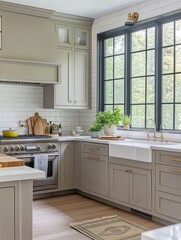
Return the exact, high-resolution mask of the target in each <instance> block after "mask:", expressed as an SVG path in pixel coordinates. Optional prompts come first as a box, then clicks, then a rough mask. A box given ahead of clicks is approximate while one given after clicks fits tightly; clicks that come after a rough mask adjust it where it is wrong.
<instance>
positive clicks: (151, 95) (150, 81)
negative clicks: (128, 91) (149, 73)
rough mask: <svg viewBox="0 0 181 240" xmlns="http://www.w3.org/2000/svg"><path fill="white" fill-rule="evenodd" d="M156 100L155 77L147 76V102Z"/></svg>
mask: <svg viewBox="0 0 181 240" xmlns="http://www.w3.org/2000/svg"><path fill="white" fill-rule="evenodd" d="M154 102H155V78H154V77H148V78H147V103H154Z"/></svg>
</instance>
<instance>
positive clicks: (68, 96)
mask: <svg viewBox="0 0 181 240" xmlns="http://www.w3.org/2000/svg"><path fill="white" fill-rule="evenodd" d="M58 61H59V63H60V65H61V77H60V79H61V81H60V83H59V84H56V85H55V86H54V87H55V107H56V106H63V105H64V106H65V105H66V106H67V105H71V104H72V103H73V94H74V91H73V89H74V86H72V85H73V84H74V82H73V80H72V71H73V68H72V51H71V50H63V49H59V59H58ZM70 86H72V87H71V88H70Z"/></svg>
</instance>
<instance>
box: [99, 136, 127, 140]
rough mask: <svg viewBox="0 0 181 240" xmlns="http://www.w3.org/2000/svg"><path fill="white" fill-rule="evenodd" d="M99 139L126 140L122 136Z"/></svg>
mask: <svg viewBox="0 0 181 240" xmlns="http://www.w3.org/2000/svg"><path fill="white" fill-rule="evenodd" d="M98 139H100V140H124V139H125V138H123V137H121V136H103V137H99V138H98Z"/></svg>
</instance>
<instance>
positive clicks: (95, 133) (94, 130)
mask: <svg viewBox="0 0 181 240" xmlns="http://www.w3.org/2000/svg"><path fill="white" fill-rule="evenodd" d="M101 129H102V124H101V123H98V122H97V121H94V122H93V123H92V125H91V126H90V127H89V128H88V131H90V132H91V137H92V138H98V137H99V135H100V130H101Z"/></svg>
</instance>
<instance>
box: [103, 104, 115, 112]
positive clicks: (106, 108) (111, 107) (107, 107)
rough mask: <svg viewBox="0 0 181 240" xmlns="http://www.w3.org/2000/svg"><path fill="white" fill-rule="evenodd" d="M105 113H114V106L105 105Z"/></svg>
mask: <svg viewBox="0 0 181 240" xmlns="http://www.w3.org/2000/svg"><path fill="white" fill-rule="evenodd" d="M104 111H111V112H112V111H113V105H105V106H104Z"/></svg>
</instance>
